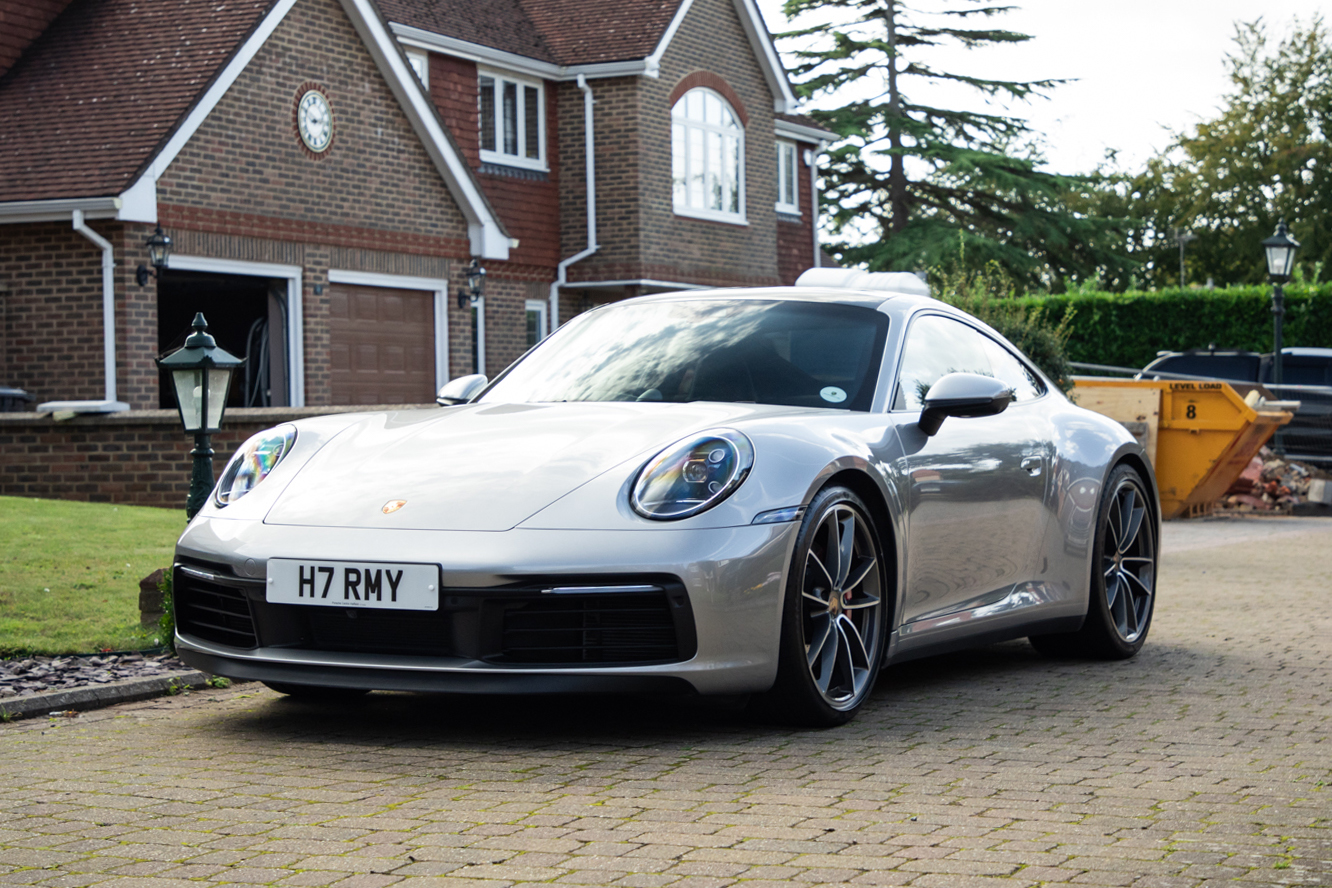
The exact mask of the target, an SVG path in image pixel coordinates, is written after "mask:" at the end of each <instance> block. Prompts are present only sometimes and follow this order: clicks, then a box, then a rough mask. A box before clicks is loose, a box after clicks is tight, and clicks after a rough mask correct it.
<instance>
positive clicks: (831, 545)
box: [820, 512, 842, 592]
mask: <svg viewBox="0 0 1332 888" xmlns="http://www.w3.org/2000/svg"><path fill="white" fill-rule="evenodd" d="M820 531H821V532H822V533H823V535H824V549H823V557H824V559H826V561H827V563H826V564H821V566H822V567H823V569H824V571H825V572H826V573H827V574H828V583H829V585H830V586H831V587H832V589H833V591H834V592H836V591H837V578H838V577H839V576H841V575H842V564H841V560H842V547H841V540H839V539H838V538H837V513H836V512H829V513H828V516H827V517H826V518H824V519H823V527H821V528H820Z"/></svg>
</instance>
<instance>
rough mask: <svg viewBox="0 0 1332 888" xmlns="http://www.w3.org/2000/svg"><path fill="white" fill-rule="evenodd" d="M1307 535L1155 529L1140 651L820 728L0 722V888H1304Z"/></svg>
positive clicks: (220, 708)
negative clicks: (1157, 544) (1161, 540)
mask: <svg viewBox="0 0 1332 888" xmlns="http://www.w3.org/2000/svg"><path fill="white" fill-rule="evenodd" d="M1329 576H1332V521H1328V520H1325V519H1285V520H1282V519H1275V520H1274V519H1253V520H1225V521H1212V522H1201V523H1192V524H1180V523H1175V524H1170V525H1168V526H1167V529H1166V535H1165V557H1164V561H1163V564H1162V568H1161V577H1160V590H1161V591H1160V603H1159V607H1158V611H1157V617H1156V623H1155V625H1154V627H1153V630H1152V635H1151V638H1150V640H1149V641H1148V643H1147V646H1146V648H1145V649H1144V650H1143V652H1142V654H1141V655H1140V656H1139V657H1137V658H1136V659H1134V660H1131V661H1128V662H1125V663H1116V664H1104V663H1078V662H1051V661H1046V660H1042V659H1041V658H1039V657H1037V656H1036V655H1035V654H1034V652H1033V651H1032V650H1031V649H1030V647H1029V646H1028V645H1027V644H1026V643H1025V642H1012V643H1008V644H1002V645H996V646H992V647H989V648H985V649H983V650H979V651H974V652H968V653H963V654H957V655H952V656H948V657H939V658H934V659H930V660H926V661H921V662H917V663H912V664H906V665H903V666H900V667H896V668H894V669H891V670H889V671H888V672H887V673H886V675H885V676H884V678H883V679H881V680H880V686H879V688H878V689H877V690H876V692H875V695H874V698H873V700H872V701H871V703H870V705H869V707H868V709H867V710H866V711H865V712H863V713H862V714H861V716H860V718H859V719H857V720H856V721H855V722H854V723H852V724H851V725H849V726H846V727H843V728H839V729H834V730H829V731H793V730H788V729H785V728H776V727H772V726H765V725H756V724H754V723H751V722H749V721H747V720H746V719H745V718H744V717H743V716H742V715H740V714H738V713H736V712H734V711H731V710H728V709H726V708H725V707H724V706H710V705H701V704H699V703H696V702H695V703H689V702H678V701H675V702H670V701H668V702H663V701H651V700H605V699H596V698H577V699H567V698H566V699H561V700H551V699H536V700H530V699H525V700H515V699H491V700H485V699H471V698H464V699H459V698H445V697H428V696H413V695H406V694H373V695H371V696H370V697H368V698H365V699H364V700H362V701H359V702H355V703H350V704H337V705H335V704H306V703H297V702H294V701H291V700H287V699H284V698H281V697H279V696H278V695H276V694H273V693H271V692H269V691H268V690H267V689H264V688H262V687H261V686H259V685H253V684H251V685H239V686H236V687H233V688H231V689H229V690H206V691H195V692H193V693H191V694H189V695H182V696H176V697H167V698H162V699H160V700H157V701H152V702H147V703H134V704H124V705H121V706H116V707H112V708H110V709H105V710H100V711H97V712H92V713H87V714H85V715H83V716H82V717H80V718H77V719H26V720H21V721H16V722H12V723H10V724H4V725H0V885H41V886H84V885H98V886H111V885H115V886H141V888H175V886H186V885H195V886H198V885H201V884H209V883H238V884H247V885H282V886H322V885H336V886H340V888H381V886H389V885H397V884H403V885H410V886H413V888H508V886H511V885H519V884H523V883H534V882H545V883H554V884H556V885H570V886H623V888H668V886H669V888H730V886H736V888H769V886H775V885H777V884H778V883H785V884H787V885H795V886H797V888H815V886H819V885H849V886H864V888H877V886H894V885H910V886H912V888H982V886H988V888H1017V886H1031V885H1046V884H1062V883H1069V884H1075V885H1098V886H1132V888H1200V886H1215V885H1220V884H1234V885H1238V886H1260V885H1322V886H1329V885H1332V830H1330V829H1329V826H1330V825H1332V785H1329V784H1332V739H1330V735H1332V730H1330V729H1332V705H1330V697H1332V690H1330V689H1332V681H1330V679H1332V667H1330V666H1329V654H1332V618H1329V615H1328V599H1329V597H1332V582H1329Z"/></svg>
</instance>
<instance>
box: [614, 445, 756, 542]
mask: <svg viewBox="0 0 1332 888" xmlns="http://www.w3.org/2000/svg"><path fill="white" fill-rule="evenodd" d="M753 466H754V445H752V444H750V443H749V439H748V438H746V437H745V436H744V435H742V434H740V433H739V432H736V431H733V430H731V429H710V430H708V431H706V432H700V433H698V434H697V435H694V436H693V437H690V438H686V439H685V440H683V441H680V442H678V443H676V444H672V445H671V446H670V447H668V448H666V449H665V450H663V451H662V452H661V453H659V454H657V455H656V456H654V457H653V458H652V459H651V460H649V461H648V464H647V465H645V466H644V467H643V469H642V471H640V472H639V473H638V478H637V480H635V481H634V487H633V491H632V492H631V493H630V495H629V502H630V505H632V506H633V507H634V511H635V512H637V513H638V514H640V515H642V516H643V517H644V518H655V519H657V520H659V521H666V520H671V519H674V518H688V517H689V516H690V515H697V514H698V513H699V512H702V511H704V510H705V509H710V508H712V507H713V506H715V505H717V503H719V502H721V501H722V500H724V499H726V498H727V497H728V496H730V495H731V494H732V493H734V492H735V489H736V488H737V487H739V486H740V485H741V484H742V483H743V482H744V480H745V478H746V476H748V475H749V470H750V469H751V468H753Z"/></svg>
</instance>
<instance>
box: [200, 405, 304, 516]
mask: <svg viewBox="0 0 1332 888" xmlns="http://www.w3.org/2000/svg"><path fill="white" fill-rule="evenodd" d="M295 442H296V427H295V426H290V425H280V426H278V427H277V428H273V429H268V430H267V431H263V432H260V433H259V434H257V435H255V436H254V437H253V438H251V439H250V440H248V441H246V442H245V443H244V444H242V445H241V448H240V450H237V451H236V455H235V456H233V457H232V458H231V462H229V463H227V467H226V468H225V469H224V470H223V471H222V480H221V481H219V482H217V491H216V492H215V493H214V494H213V499H214V500H215V501H216V502H217V504H218V505H219V506H225V505H227V504H229V503H234V502H235V501H236V500H238V499H240V498H241V497H243V496H245V494H247V493H249V492H250V491H251V490H254V488H256V487H258V486H259V482H260V481H262V480H264V479H265V478H267V477H268V473H269V472H271V471H273V469H274V468H275V467H276V466H277V464H278V463H280V462H281V461H282V457H284V456H286V455H287V452H288V451H289V450H291V445H292V444H294V443H295Z"/></svg>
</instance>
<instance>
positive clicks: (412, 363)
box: [328, 284, 435, 404]
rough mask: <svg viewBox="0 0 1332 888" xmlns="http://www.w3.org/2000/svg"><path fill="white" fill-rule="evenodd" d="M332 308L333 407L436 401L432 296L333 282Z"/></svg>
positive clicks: (330, 331) (410, 291)
mask: <svg viewBox="0 0 1332 888" xmlns="http://www.w3.org/2000/svg"><path fill="white" fill-rule="evenodd" d="M328 307H329V315H330V318H329V339H330V345H329V347H330V350H331V352H332V373H331V377H332V378H331V384H332V388H333V403H334V404H422V403H426V402H429V401H433V400H434V399H435V300H434V294H433V293H427V292H422V291H420V290H397V289H389V288H381V287H354V286H351V285H349V284H333V285H331V286H330V287H329V288H328Z"/></svg>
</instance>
